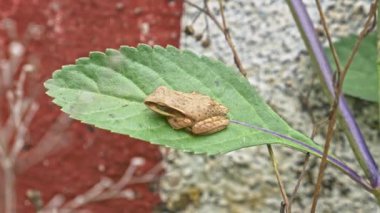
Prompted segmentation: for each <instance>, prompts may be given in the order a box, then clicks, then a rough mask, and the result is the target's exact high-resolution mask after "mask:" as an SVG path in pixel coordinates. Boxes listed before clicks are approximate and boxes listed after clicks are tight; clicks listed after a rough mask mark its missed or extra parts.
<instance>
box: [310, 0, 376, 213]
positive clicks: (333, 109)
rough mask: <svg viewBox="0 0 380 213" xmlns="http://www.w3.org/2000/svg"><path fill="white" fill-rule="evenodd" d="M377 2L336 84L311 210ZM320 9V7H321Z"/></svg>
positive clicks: (316, 198) (318, 191)
mask: <svg viewBox="0 0 380 213" xmlns="http://www.w3.org/2000/svg"><path fill="white" fill-rule="evenodd" d="M316 1H319V0H316ZM377 4H378V0H375V2H374V3H372V5H371V10H370V12H369V15H368V18H367V21H366V23H365V24H364V28H363V30H362V31H361V32H360V34H359V37H358V39H357V40H356V42H355V45H354V48H353V50H352V52H351V55H350V57H349V59H348V61H347V63H346V65H345V67H344V69H343V71H342V73H341V76H340V78H339V80H338V82H337V84H336V85H335V89H334V90H335V99H334V101H333V104H332V107H331V112H330V115H329V124H328V129H327V136H326V142H325V145H324V149H323V156H322V161H321V164H320V166H319V173H318V179H317V183H316V186H315V191H314V194H313V203H312V206H311V212H315V211H316V208H317V203H318V198H319V193H320V191H321V187H322V181H323V174H324V171H325V169H326V167H327V154H328V152H329V149H330V144H331V141H332V138H333V136H334V132H335V124H336V117H337V113H338V110H337V109H338V106H339V97H340V95H341V93H342V86H343V82H344V79H345V77H346V74H347V72H348V69H349V67H350V65H351V63H352V61H353V59H354V56H355V55H356V53H357V51H358V49H359V46H360V44H361V42H362V40H363V39H364V37H365V36H366V35H367V33H368V31H369V30H370V28H371V21H372V18H373V17H375V14H376V8H377ZM319 10H320V8H319ZM319 12H320V13H321V14H323V11H322V10H320V11H319Z"/></svg>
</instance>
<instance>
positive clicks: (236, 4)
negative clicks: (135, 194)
mask: <svg viewBox="0 0 380 213" xmlns="http://www.w3.org/2000/svg"><path fill="white" fill-rule="evenodd" d="M192 2H194V3H197V4H198V5H202V1H201V0H192ZM304 2H305V4H306V5H307V8H308V11H309V12H310V15H311V17H312V19H313V21H314V23H315V26H316V30H317V32H322V27H321V26H320V25H319V15H318V11H317V9H316V6H315V3H314V1H312V0H307V1H304ZM322 4H323V9H324V11H325V14H326V16H327V19H328V23H329V27H330V29H331V32H332V34H333V35H334V40H338V39H339V38H341V37H344V36H346V35H349V34H352V33H358V32H359V31H360V29H361V26H362V24H363V22H364V20H365V17H366V14H367V13H368V11H369V6H370V1H368V0H361V1H354V0H337V1H322ZM210 7H211V8H212V10H213V11H214V12H215V13H216V14H217V13H218V12H219V11H218V3H217V1H210ZM197 13H198V12H197V10H196V9H195V8H192V7H190V6H186V7H185V13H184V15H183V21H182V27H183V28H184V27H185V26H186V25H188V24H190V23H191V22H192V20H193V19H194V17H195V16H196V15H197ZM225 14H226V17H227V20H228V24H229V29H230V31H231V33H232V37H233V39H234V41H235V43H236V47H237V50H238V52H239V53H240V57H241V59H242V62H243V66H244V67H245V68H246V69H248V71H249V75H248V77H249V81H250V82H251V84H252V85H253V86H254V87H256V88H257V89H258V91H259V93H260V94H261V95H262V97H263V98H264V99H265V100H266V101H267V102H268V103H269V104H270V105H271V106H272V107H273V109H274V110H275V111H277V112H278V113H279V114H280V115H281V116H282V117H283V118H284V119H285V120H287V121H288V122H289V123H290V124H291V126H293V127H294V128H295V129H298V130H300V131H302V132H303V133H305V134H306V135H310V134H311V132H312V129H313V119H312V117H311V114H312V115H313V117H314V119H315V121H316V122H318V121H321V120H323V118H325V117H326V115H327V113H328V109H329V103H328V101H327V98H326V96H325V95H324V93H323V92H322V90H321V87H320V85H319V80H318V79H317V78H316V73H315V72H314V71H313V70H312V69H311V64H310V59H309V57H308V54H307V51H306V48H305V46H304V44H303V41H302V39H301V37H300V34H299V32H298V30H297V27H296V25H295V23H294V21H293V19H292V16H291V14H290V11H289V8H288V6H287V4H286V2H285V1H280V0H262V1H253V0H252V1H248V0H234V1H226V9H225ZM209 24H210V27H209V30H210V38H211V45H210V46H209V47H207V48H204V47H202V45H201V42H199V41H196V39H195V38H194V37H189V36H186V35H185V34H184V33H183V34H182V37H181V38H182V40H181V47H182V48H184V49H190V50H193V51H194V52H197V53H199V54H204V55H208V56H211V57H214V58H217V59H219V60H222V61H224V62H226V63H227V64H229V65H231V66H233V58H232V54H231V51H230V49H229V48H228V46H227V44H226V42H225V40H224V37H223V35H222V34H221V33H220V31H218V29H217V28H216V27H215V26H214V25H213V24H212V22H210V23H209ZM193 27H194V29H195V31H196V33H200V32H202V31H203V29H204V27H205V21H204V18H203V17H202V16H201V17H200V18H199V20H198V21H197V22H196V23H195V24H194V25H193ZM319 34H320V35H323V33H319ZM321 39H322V40H323V41H324V38H323V37H322V36H321ZM308 93H309V94H310V98H309V103H308V105H305V103H304V101H302V100H305V97H306V96H307V94H308ZM349 103H350V105H351V107H352V109H353V111H354V114H355V116H356V117H357V120H358V123H359V125H360V126H361V127H362V130H363V132H364V134H365V136H366V139H367V141H368V143H369V146H370V147H371V149H372V150H373V154H374V155H375V156H374V157H375V159H376V160H377V161H378V162H380V147H379V146H378V145H377V144H376V143H377V142H378V141H379V138H380V137H379V131H378V128H377V125H376V122H377V121H376V118H375V117H374V116H370V115H371V113H377V106H376V105H375V104H373V103H368V102H364V101H360V100H355V99H349ZM315 121H314V122H315ZM324 135H325V130H324V129H323V128H322V129H321V131H320V134H318V135H317V136H316V138H315V140H316V142H318V143H323V142H324ZM331 151H332V152H333V153H334V154H336V155H338V156H340V158H341V159H343V160H345V161H346V162H347V164H349V165H350V166H352V167H353V168H355V169H356V170H357V171H360V169H359V168H358V166H357V164H356V162H355V160H354V157H353V154H352V151H351V149H350V147H349V145H348V143H347V140H346V138H345V137H344V135H343V134H342V133H338V134H337V135H336V137H335V139H334V145H333V147H332V149H331ZM275 153H276V157H277V158H278V161H279V162H280V165H279V167H280V172H281V174H282V178H283V181H284V183H285V185H286V189H287V192H288V193H290V192H291V191H292V190H293V188H294V186H295V184H296V180H297V177H298V175H299V173H300V171H301V168H302V163H303V159H304V154H302V153H299V152H296V151H292V150H290V149H287V148H284V147H279V146H275ZM166 164H167V174H166V176H165V177H164V178H163V179H162V181H161V196H162V199H163V200H165V201H167V208H168V209H170V210H173V211H175V212H178V211H182V212H221V213H223V212H278V211H279V207H280V202H281V196H280V193H279V189H278V187H277V183H276V179H275V176H274V173H273V168H272V166H271V163H270V161H269V160H268V153H267V150H266V147H252V148H247V149H242V150H239V151H235V152H231V153H228V154H226V155H223V156H215V157H212V158H211V157H206V156H201V155H191V154H186V153H182V152H176V151H173V150H171V151H170V152H169V155H168V157H167V159H166ZM318 166H319V160H318V159H316V158H314V157H312V158H311V161H310V163H309V166H308V170H307V174H306V177H305V179H304V180H303V182H302V184H301V187H300V189H299V193H298V196H297V198H296V199H295V202H294V204H293V211H294V212H307V211H309V208H310V205H311V196H312V193H313V191H314V184H315V181H316V176H317V174H318ZM361 174H362V173H361ZM323 185H324V189H323V191H322V194H321V198H320V201H319V206H318V212H379V211H380V209H379V208H378V207H377V205H376V202H375V200H374V199H373V198H372V197H371V195H370V194H369V193H367V192H366V191H365V190H364V189H362V188H360V187H359V186H358V185H357V184H355V183H354V182H353V181H352V180H351V179H349V178H348V177H346V176H345V175H343V174H342V173H341V172H339V171H336V170H334V169H333V168H331V167H328V169H327V170H326V172H325V178H324V183H323Z"/></svg>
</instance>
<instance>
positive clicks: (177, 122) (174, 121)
mask: <svg viewBox="0 0 380 213" xmlns="http://www.w3.org/2000/svg"><path fill="white" fill-rule="evenodd" d="M168 122H169V124H170V126H172V127H173V129H182V128H185V127H189V126H192V125H193V121H192V120H191V119H189V118H185V117H169V118H168Z"/></svg>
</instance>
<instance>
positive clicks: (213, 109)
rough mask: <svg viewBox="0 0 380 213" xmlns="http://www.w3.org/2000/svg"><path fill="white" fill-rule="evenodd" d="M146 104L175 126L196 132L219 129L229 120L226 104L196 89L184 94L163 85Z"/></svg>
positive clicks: (208, 132)
mask: <svg viewBox="0 0 380 213" xmlns="http://www.w3.org/2000/svg"><path fill="white" fill-rule="evenodd" d="M144 103H145V104H146V106H147V107H149V108H150V109H151V110H153V111H154V112H157V113H159V114H161V115H164V116H166V117H167V119H168V122H169V124H170V125H171V126H172V127H173V128H174V129H182V128H186V129H187V130H188V131H190V132H192V133H193V134H196V135H206V134H211V133H215V132H218V131H220V130H223V129H224V128H226V127H227V125H228V123H229V120H228V118H227V113H228V109H227V108H226V107H225V106H223V105H221V104H220V103H218V102H216V101H214V100H212V99H211V98H210V97H208V96H206V95H202V94H199V93H196V92H193V93H184V92H178V91H175V90H171V89H169V88H167V87H165V86H160V87H158V88H157V89H156V90H155V91H154V92H153V93H152V94H150V95H149V96H148V97H146V98H145V101H144Z"/></svg>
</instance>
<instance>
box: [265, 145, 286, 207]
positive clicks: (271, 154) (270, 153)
mask: <svg viewBox="0 0 380 213" xmlns="http://www.w3.org/2000/svg"><path fill="white" fill-rule="evenodd" d="M267 148H268V152H269V157H270V158H271V160H272V165H273V169H274V173H275V174H276V179H277V183H278V186H279V188H280V192H281V196H282V200H283V204H282V205H283V206H284V207H285V208H286V212H288V213H290V209H289V200H288V196H287V195H286V191H285V187H284V184H283V182H282V180H281V176H280V172H279V171H278V167H277V165H278V163H277V160H276V157H275V156H274V153H273V149H272V146H271V145H269V144H267Z"/></svg>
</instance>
